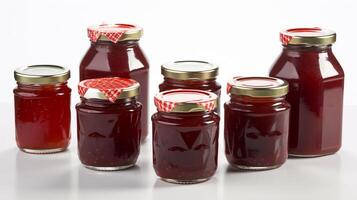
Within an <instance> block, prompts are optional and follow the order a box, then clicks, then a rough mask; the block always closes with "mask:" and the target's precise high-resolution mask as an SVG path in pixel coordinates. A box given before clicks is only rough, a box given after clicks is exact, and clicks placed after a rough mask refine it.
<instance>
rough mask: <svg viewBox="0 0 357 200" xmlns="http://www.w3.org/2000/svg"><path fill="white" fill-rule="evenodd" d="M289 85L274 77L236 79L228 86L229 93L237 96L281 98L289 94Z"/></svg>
mask: <svg viewBox="0 0 357 200" xmlns="http://www.w3.org/2000/svg"><path fill="white" fill-rule="evenodd" d="M288 89H289V88H288V83H287V82H286V81H283V80H281V79H278V78H273V77H235V78H233V79H232V80H230V81H229V82H228V84H227V93H228V94H231V95H236V96H250V97H258V98H259V97H262V98H264V97H281V96H285V95H286V94H287V93H288Z"/></svg>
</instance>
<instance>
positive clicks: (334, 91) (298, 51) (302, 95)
mask: <svg viewBox="0 0 357 200" xmlns="http://www.w3.org/2000/svg"><path fill="white" fill-rule="evenodd" d="M280 39H281V41H282V44H283V50H282V53H281V54H280V56H279V57H278V59H277V60H276V62H275V63H274V64H273V67H272V69H271V71H270V76H274V77H278V78H281V79H284V80H286V81H288V82H289V91H290V92H289V94H288V95H287V100H288V102H289V103H290V104H291V118H290V134H289V154H290V155H291V156H297V157H315V156H323V155H328V154H333V153H335V152H337V151H338V150H339V149H340V147H341V135H342V110H343V89H344V72H343V69H342V67H341V65H340V64H339V63H338V61H337V59H336V57H335V55H334V54H333V52H332V44H333V43H334V42H335V41H336V33H335V32H334V31H331V30H325V29H320V28H295V29H288V30H284V31H282V32H281V33H280Z"/></svg>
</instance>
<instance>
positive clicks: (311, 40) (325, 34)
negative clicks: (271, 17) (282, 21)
mask: <svg viewBox="0 0 357 200" xmlns="http://www.w3.org/2000/svg"><path fill="white" fill-rule="evenodd" d="M280 40H281V42H282V43H283V45H311V46H315V45H317V46H318V45H329V44H333V43H335V42H336V32H335V31H332V30H327V29H321V28H318V27H316V28H291V29H287V30H283V31H281V32H280Z"/></svg>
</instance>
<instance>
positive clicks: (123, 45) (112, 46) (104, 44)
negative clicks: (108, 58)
mask: <svg viewBox="0 0 357 200" xmlns="http://www.w3.org/2000/svg"><path fill="white" fill-rule="evenodd" d="M138 44H139V40H125V41H119V42H117V43H114V42H111V41H103V40H98V41H96V42H91V47H93V48H96V49H97V50H102V49H107V50H116V49H127V48H130V47H134V46H137V45H138Z"/></svg>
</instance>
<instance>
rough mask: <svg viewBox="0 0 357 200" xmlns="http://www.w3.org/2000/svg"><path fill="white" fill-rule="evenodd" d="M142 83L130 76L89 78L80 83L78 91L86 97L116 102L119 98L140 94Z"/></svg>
mask: <svg viewBox="0 0 357 200" xmlns="http://www.w3.org/2000/svg"><path fill="white" fill-rule="evenodd" d="M139 87H140V84H139V83H138V82H137V81H135V80H133V79H128V78H120V77H109V78H97V79H87V80H84V81H81V82H80V83H79V84H78V93H79V95H80V96H81V97H83V98H86V99H102V100H109V101H111V102H115V101H116V100H117V99H126V98H132V97H136V96H138V95H139Z"/></svg>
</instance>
